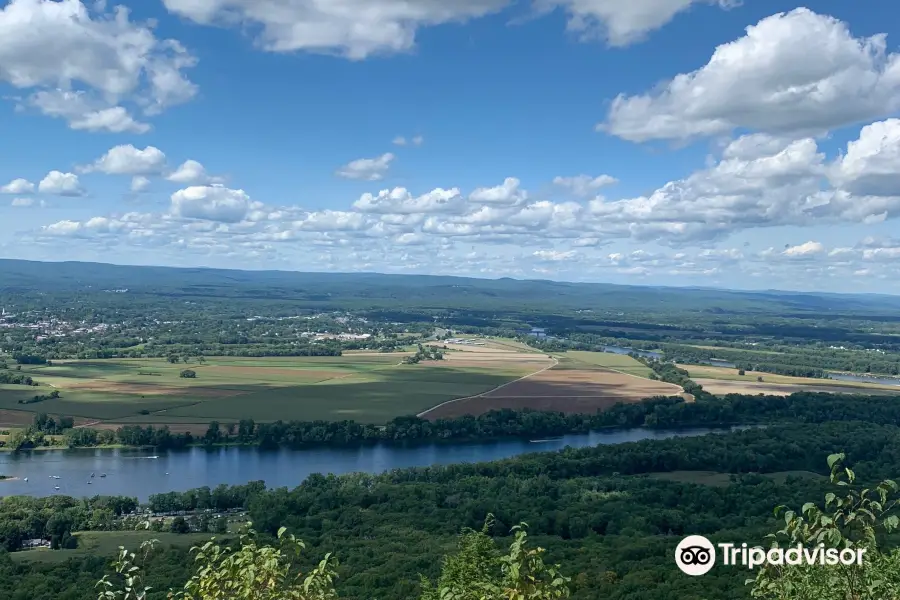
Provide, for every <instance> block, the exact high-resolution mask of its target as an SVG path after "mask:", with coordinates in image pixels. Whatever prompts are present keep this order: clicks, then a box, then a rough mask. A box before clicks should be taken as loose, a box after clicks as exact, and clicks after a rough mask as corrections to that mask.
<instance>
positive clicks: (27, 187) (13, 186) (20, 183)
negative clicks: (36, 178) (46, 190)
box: [0, 177, 34, 194]
mask: <svg viewBox="0 0 900 600" xmlns="http://www.w3.org/2000/svg"><path fill="white" fill-rule="evenodd" d="M33 191H34V184H33V183H31V182H30V181H28V180H27V179H22V178H21V177H20V178H18V179H13V180H12V181H10V182H9V183H7V184H6V185H4V186H3V187H0V194H30V193H31V192H33Z"/></svg>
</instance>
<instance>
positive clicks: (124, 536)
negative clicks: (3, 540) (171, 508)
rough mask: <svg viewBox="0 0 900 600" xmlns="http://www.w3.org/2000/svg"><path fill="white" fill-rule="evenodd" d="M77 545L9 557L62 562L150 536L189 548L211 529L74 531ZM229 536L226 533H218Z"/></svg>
mask: <svg viewBox="0 0 900 600" xmlns="http://www.w3.org/2000/svg"><path fill="white" fill-rule="evenodd" d="M74 535H76V536H77V537H78V547H77V548H75V549H74V550H49V549H46V548H38V549H35V550H23V551H20V552H11V553H10V554H9V556H10V558H12V559H13V560H15V561H16V562H29V561H34V562H43V563H60V562H63V561H66V560H68V559H70V558H80V557H85V556H112V555H114V554H116V552H118V550H119V546H125V547H126V548H131V549H135V548H137V547H139V546H140V545H141V543H142V542H145V541H147V540H152V539H155V540H159V543H160V545H161V546H162V547H164V548H165V547H169V546H178V547H182V548H190V547H191V546H194V545H195V544H200V543H202V542H205V541H208V540H209V538H210V537H212V536H213V534H211V533H170V532H168V531H82V532H80V533H75V534H74ZM217 537H218V538H220V539H227V536H217Z"/></svg>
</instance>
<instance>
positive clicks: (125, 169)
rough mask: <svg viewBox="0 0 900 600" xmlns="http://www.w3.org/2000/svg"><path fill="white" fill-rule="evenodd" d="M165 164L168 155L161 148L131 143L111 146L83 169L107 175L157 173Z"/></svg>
mask: <svg viewBox="0 0 900 600" xmlns="http://www.w3.org/2000/svg"><path fill="white" fill-rule="evenodd" d="M165 166H166V155H165V153H164V152H163V151H162V150H160V149H159V148H156V147H155V146H147V147H146V148H144V149H143V150H139V149H137V148H135V147H134V146H132V145H131V144H123V145H121V146H114V147H112V148H110V149H109V150H108V151H107V152H106V154H104V155H103V156H101V157H100V158H98V159H97V160H96V161H94V162H93V164H91V165H88V166H86V167H84V168H83V169H82V171H83V172H84V173H90V172H93V171H97V172H100V173H106V174H107V175H157V174H159V173H161V172H162V170H163V169H164V168H165Z"/></svg>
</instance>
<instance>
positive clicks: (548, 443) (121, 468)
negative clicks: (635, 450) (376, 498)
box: [0, 428, 730, 502]
mask: <svg viewBox="0 0 900 600" xmlns="http://www.w3.org/2000/svg"><path fill="white" fill-rule="evenodd" d="M728 431H730V430H714V429H709V428H703V429H679V430H659V429H648V428H635V429H627V430H618V431H614V432H613V431H605V432H593V433H584V434H578V435H565V436H560V437H553V438H547V437H544V438H533V441H532V440H529V439H518V440H507V441H496V442H484V441H481V442H476V443H460V442H455V443H424V444H422V443H418V444H388V443H384V442H382V443H378V444H375V445H372V446H370V447H365V448H360V447H357V448H335V447H328V448H318V449H303V450H294V449H287V448H280V449H272V450H265V449H261V448H256V447H234V446H232V447H219V448H203V447H200V448H196V447H195V448H185V449H181V450H172V451H153V452H146V451H141V450H135V449H117V450H86V449H72V450H61V451H59V452H57V453H49V452H35V453H22V454H20V455H11V454H7V455H4V456H0V470H2V471H3V472H4V473H7V474H9V475H13V476H17V477H20V478H22V479H23V480H21V481H15V482H12V483H10V484H9V485H5V486H2V489H0V495H3V496H11V495H17V496H51V495H64V496H72V497H92V496H97V495H100V496H127V497H133V498H137V499H138V500H139V501H141V502H145V501H147V500H148V499H149V497H150V496H152V495H154V494H159V493H163V492H169V491H184V490H188V489H195V488H198V487H204V486H205V487H209V488H215V487H216V486H219V485H223V484H224V485H244V484H246V483H247V482H249V481H265V485H266V487H269V488H280V487H286V488H288V489H293V488H295V487H296V486H298V485H300V484H301V483H302V482H303V481H304V480H306V479H307V478H308V477H310V476H313V475H315V474H322V475H328V474H334V475H341V474H346V473H369V474H379V473H384V472H387V471H393V470H395V469H406V468H418V467H421V468H426V467H431V466H436V465H449V464H462V463H483V462H490V461H495V460H500V459H505V458H511V457H513V456H518V455H522V454H532V453H539V452H550V451H558V450H562V449H564V448H566V447H571V448H584V447H593V446H601V445H610V444H622V443H629V442H640V441H644V440H659V439H667V438H671V437H689V436H698V435H706V434H717V433H727V432H728ZM92 473H93V474H95V475H96V476H95V477H91V474H92ZM100 474H104V475H106V477H102V478H101V477H99V475H100ZM25 477H27V478H28V479H29V481H27V482H26V481H24V478H25ZM57 477H59V479H57ZM57 487H58V488H59V489H57Z"/></svg>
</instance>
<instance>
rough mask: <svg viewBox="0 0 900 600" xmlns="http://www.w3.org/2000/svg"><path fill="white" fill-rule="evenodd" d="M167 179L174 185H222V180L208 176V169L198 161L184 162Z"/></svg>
mask: <svg viewBox="0 0 900 600" xmlns="http://www.w3.org/2000/svg"><path fill="white" fill-rule="evenodd" d="M166 179H168V180H169V181H172V182H174V183H180V184H182V185H187V184H192V185H205V184H209V183H222V178H220V177H211V176H210V175H209V174H207V172H206V168H205V167H204V166H203V165H202V164H201V163H199V162H197V161H196V160H186V161H184V162H183V163H181V165H180V166H179V167H178V168H177V169H175V171H173V172H172V173H170V174H169V175H168V176H166Z"/></svg>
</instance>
